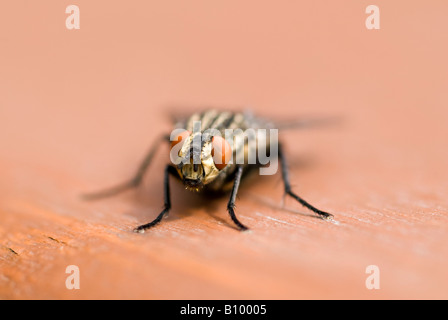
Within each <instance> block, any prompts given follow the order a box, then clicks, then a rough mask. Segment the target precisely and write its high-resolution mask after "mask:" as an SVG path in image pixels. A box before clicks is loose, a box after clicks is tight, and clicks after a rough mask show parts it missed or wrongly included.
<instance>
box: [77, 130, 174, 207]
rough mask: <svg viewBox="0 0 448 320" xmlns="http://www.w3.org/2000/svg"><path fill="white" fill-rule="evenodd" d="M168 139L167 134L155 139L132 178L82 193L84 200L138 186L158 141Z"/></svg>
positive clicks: (158, 144) (157, 146)
mask: <svg viewBox="0 0 448 320" xmlns="http://www.w3.org/2000/svg"><path fill="white" fill-rule="evenodd" d="M169 140H170V139H169V136H167V135H163V136H162V137H160V138H159V139H157V141H156V142H155V143H154V144H153V145H152V146H151V149H150V150H149V152H148V154H147V155H146V156H145V158H144V159H143V161H142V163H141V164H140V167H139V168H138V170H137V173H136V174H135V176H134V177H133V178H132V179H130V180H128V181H125V182H123V183H120V184H118V185H116V186H114V187H111V188H108V189H105V190H102V191H99V192H94V193H88V194H84V195H82V198H83V199H84V200H96V199H100V198H106V197H111V196H114V195H116V194H119V193H121V192H123V191H126V190H129V189H132V188H136V187H138V186H139V185H140V184H141V182H142V180H143V176H144V175H145V172H146V170H147V169H148V167H149V165H150V164H151V160H152V158H153V157H154V155H155V153H156V151H157V150H158V148H159V146H160V142H161V141H163V142H165V141H169Z"/></svg>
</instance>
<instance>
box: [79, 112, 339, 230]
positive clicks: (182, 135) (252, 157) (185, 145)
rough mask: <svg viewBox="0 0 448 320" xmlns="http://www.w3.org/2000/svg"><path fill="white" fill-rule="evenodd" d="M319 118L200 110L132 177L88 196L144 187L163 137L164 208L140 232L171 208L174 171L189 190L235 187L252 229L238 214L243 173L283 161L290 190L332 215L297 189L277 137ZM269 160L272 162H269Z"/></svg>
mask: <svg viewBox="0 0 448 320" xmlns="http://www.w3.org/2000/svg"><path fill="white" fill-rule="evenodd" d="M324 122H325V121H324ZM316 123H317V124H319V120H318V121H299V122H297V121H291V122H290V123H282V124H277V125H276V124H274V123H272V122H270V121H266V120H264V119H261V118H258V117H254V116H253V115H252V114H250V113H244V112H227V111H224V112H221V111H217V110H207V111H203V112H198V113H195V114H193V115H191V116H190V117H188V118H186V119H184V120H181V121H178V122H177V123H176V124H175V126H174V130H173V131H172V133H171V134H170V135H163V136H161V137H160V138H159V139H158V140H157V141H156V143H155V144H154V145H153V146H152V147H151V148H150V150H149V152H148V154H147V155H146V156H145V158H144V159H143V161H142V163H141V164H140V166H139V168H138V170H137V172H136V174H135V175H134V176H133V177H132V178H131V179H130V180H128V181H125V182H124V183H121V184H119V185H116V186H114V187H112V188H109V189H106V190H103V191H100V192H97V193H92V194H87V195H85V196H84V198H85V199H97V198H102V197H108V196H112V195H115V194H118V193H120V192H122V191H125V190H128V189H131V188H135V187H137V186H139V185H140V184H141V182H142V180H143V176H144V174H145V172H146V171H147V169H148V167H149V165H150V163H151V160H152V159H153V157H154V155H155V153H156V151H157V150H158V149H159V146H160V142H161V141H162V142H164V143H166V144H168V145H169V147H170V159H171V161H170V163H169V164H167V165H166V167H165V170H164V185H163V187H164V207H163V210H162V212H161V213H160V214H159V215H158V216H157V217H156V218H155V219H154V220H153V221H151V222H149V223H146V224H143V225H141V226H138V227H137V228H135V229H134V231H135V232H140V233H143V232H144V231H145V230H147V229H149V228H151V227H154V226H155V225H157V224H158V223H159V222H160V221H161V220H162V218H163V217H164V216H165V215H167V214H168V212H169V210H170V209H171V196H170V179H169V178H170V176H173V177H176V178H177V179H179V180H180V181H182V183H183V184H184V185H185V187H186V189H188V190H190V191H197V192H201V191H212V192H220V191H226V190H230V198H229V201H228V203H227V211H228V213H229V215H230V218H231V219H232V221H233V222H234V223H235V225H236V226H237V227H238V228H239V230H242V231H243V230H247V229H248V228H247V227H246V226H245V225H244V224H243V223H241V222H240V220H239V219H238V218H237V217H236V214H235V200H236V196H237V193H238V188H239V186H240V182H241V178H242V177H243V175H244V174H245V173H247V172H248V171H250V170H252V169H254V168H259V170H260V173H261V174H263V173H262V172H263V171H261V170H263V169H264V170H265V171H264V174H273V173H275V171H276V168H277V167H278V164H280V168H281V172H282V180H283V186H284V191H285V194H286V195H288V196H290V197H292V198H293V199H295V200H296V201H298V202H299V203H300V204H301V205H303V206H304V207H306V208H307V209H309V210H311V211H313V212H314V213H316V214H317V215H318V216H320V217H322V218H324V219H331V218H332V217H333V216H332V215H331V214H329V213H327V212H324V211H321V210H319V209H317V208H316V207H314V206H313V205H311V204H310V203H309V202H307V201H305V200H304V199H303V198H301V197H299V196H298V195H297V194H296V193H294V192H293V191H292V189H291V184H290V180H289V171H288V167H287V162H286V157H285V154H284V150H283V145H282V144H281V143H280V142H279V141H278V134H277V133H278V130H280V131H281V130H284V129H288V128H296V127H306V126H308V125H309V124H312V125H314V124H316ZM267 164H269V167H266V165H267ZM269 169H271V170H269Z"/></svg>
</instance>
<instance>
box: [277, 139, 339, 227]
mask: <svg viewBox="0 0 448 320" xmlns="http://www.w3.org/2000/svg"><path fill="white" fill-rule="evenodd" d="M278 157H279V160H280V166H281V168H282V169H281V170H282V179H283V183H284V186H285V193H286V194H287V195H289V196H290V197H292V198H294V199H295V200H297V201H298V202H299V203H300V204H301V205H302V206H304V207H305V208H308V209H309V210H311V211H313V212H314V213H317V214H318V215H319V216H321V217H322V218H324V219H331V218H333V215H332V214H330V213H328V212H325V211H322V210H319V209H317V208H316V207H314V206H313V205H311V204H309V203H308V202H306V201H305V200H303V199H302V198H301V197H299V196H298V195H296V194H295V193H294V192H293V191H292V190H291V184H290V182H289V170H288V165H287V162H286V158H285V154H284V153H283V149H282V146H281V145H279V146H278Z"/></svg>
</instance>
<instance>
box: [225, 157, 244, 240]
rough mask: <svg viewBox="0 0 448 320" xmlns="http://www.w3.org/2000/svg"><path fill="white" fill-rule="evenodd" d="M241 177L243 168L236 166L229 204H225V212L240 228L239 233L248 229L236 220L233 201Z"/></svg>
mask: <svg viewBox="0 0 448 320" xmlns="http://www.w3.org/2000/svg"><path fill="white" fill-rule="evenodd" d="M242 175H243V167H242V166H238V167H237V169H236V174H235V182H234V183H233V188H232V194H231V195H230V199H229V203H228V204H227V211H228V212H229V214H230V218H232V220H233V222H234V223H235V224H236V225H237V226H238V228H240V230H241V231H244V230H248V228H247V227H246V226H245V225H243V224H242V223H241V222H239V220H238V219H237V218H236V215H235V200H236V194H237V193H238V187H239V186H240V182H241V176H242Z"/></svg>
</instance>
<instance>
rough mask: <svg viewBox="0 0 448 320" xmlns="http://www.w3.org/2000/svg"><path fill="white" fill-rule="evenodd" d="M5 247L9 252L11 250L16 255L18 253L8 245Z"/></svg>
mask: <svg viewBox="0 0 448 320" xmlns="http://www.w3.org/2000/svg"><path fill="white" fill-rule="evenodd" d="M5 248H6V249H8V250H9V251H10V252H12V253H13V254H15V255H16V256H18V255H19V254H18V253H17V252H15V251H14V250H13V249H12V248H10V247H5Z"/></svg>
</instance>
